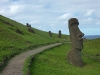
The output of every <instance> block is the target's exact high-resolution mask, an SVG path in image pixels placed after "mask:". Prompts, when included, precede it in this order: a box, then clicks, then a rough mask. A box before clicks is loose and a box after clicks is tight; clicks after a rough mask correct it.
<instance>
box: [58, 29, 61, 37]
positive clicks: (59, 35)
mask: <svg viewBox="0 0 100 75" xmlns="http://www.w3.org/2000/svg"><path fill="white" fill-rule="evenodd" d="M60 37H61V30H59V34H58V38H60Z"/></svg>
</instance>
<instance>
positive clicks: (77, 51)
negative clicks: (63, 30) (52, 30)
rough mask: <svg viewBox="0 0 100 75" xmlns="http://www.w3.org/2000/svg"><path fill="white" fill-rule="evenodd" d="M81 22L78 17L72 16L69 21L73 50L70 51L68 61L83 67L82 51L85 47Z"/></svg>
mask: <svg viewBox="0 0 100 75" xmlns="http://www.w3.org/2000/svg"><path fill="white" fill-rule="evenodd" d="M78 25H79V22H78V20H77V19H76V18H71V19H69V21H68V27H69V32H70V41H71V50H70V51H69V52H68V56H67V59H68V62H69V63H70V64H72V65H75V66H78V67H82V66H84V63H83V60H82V57H81V51H82V49H83V39H82V37H83V36H84V34H83V33H82V32H81V31H80V29H79V28H78Z"/></svg>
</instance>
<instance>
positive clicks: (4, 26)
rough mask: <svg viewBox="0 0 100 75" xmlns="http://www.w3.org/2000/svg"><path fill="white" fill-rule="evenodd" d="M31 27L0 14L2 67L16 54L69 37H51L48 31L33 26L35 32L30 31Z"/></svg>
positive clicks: (0, 61) (0, 56) (0, 59)
mask: <svg viewBox="0 0 100 75" xmlns="http://www.w3.org/2000/svg"><path fill="white" fill-rule="evenodd" d="M29 28H30V27H27V26H25V25H23V24H21V23H18V22H16V21H14V20H11V19H9V18H6V17H4V16H2V15H0V67H1V66H2V65H3V64H5V62H6V61H7V60H8V59H10V58H11V57H12V56H14V55H15V54H18V53H20V52H22V51H25V50H27V49H31V48H32V49H33V48H35V47H37V46H41V45H45V44H50V43H55V42H61V41H62V40H63V39H64V38H65V37H67V36H66V35H63V36H62V38H60V39H59V38H57V34H53V37H49V34H48V32H44V31H41V30H38V29H35V28H32V27H31V30H33V31H34V32H35V34H34V33H32V32H30V31H28V29H29ZM67 38H68V37H67Z"/></svg>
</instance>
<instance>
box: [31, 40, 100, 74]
mask: <svg viewBox="0 0 100 75" xmlns="http://www.w3.org/2000/svg"><path fill="white" fill-rule="evenodd" d="M99 44H100V39H96V40H91V41H87V42H84V49H83V53H84V54H83V61H84V62H85V66H84V67H83V68H78V67H75V66H72V65H70V64H69V63H68V62H67V59H66V57H67V51H68V50H70V44H64V45H61V46H59V47H56V48H53V49H49V50H48V51H45V52H43V53H41V54H38V55H36V56H35V58H34V60H33V62H32V64H31V66H30V70H31V75H100V61H98V60H95V59H93V58H91V56H92V57H95V58H98V59H99V60H100V56H94V55H95V54H98V53H99V54H100V50H99V49H100V46H99Z"/></svg>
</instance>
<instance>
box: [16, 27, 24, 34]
mask: <svg viewBox="0 0 100 75" xmlns="http://www.w3.org/2000/svg"><path fill="white" fill-rule="evenodd" d="M16 32H17V33H19V34H22V35H24V34H23V32H22V31H21V30H19V29H18V28H17V29H16Z"/></svg>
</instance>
